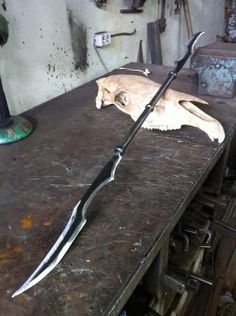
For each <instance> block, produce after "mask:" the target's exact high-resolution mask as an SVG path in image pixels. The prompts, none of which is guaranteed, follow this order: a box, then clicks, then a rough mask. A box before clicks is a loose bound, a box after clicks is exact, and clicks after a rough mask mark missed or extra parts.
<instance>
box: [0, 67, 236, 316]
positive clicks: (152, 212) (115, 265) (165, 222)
mask: <svg viewBox="0 0 236 316" xmlns="http://www.w3.org/2000/svg"><path fill="white" fill-rule="evenodd" d="M129 66H130V67H135V66H138V67H142V68H143V69H144V68H145V66H144V65H137V64H134V63H133V64H131V65H129ZM149 69H151V70H152V74H151V75H150V78H151V79H153V80H156V81H158V82H160V81H163V80H164V78H165V77H166V74H167V68H166V67H158V66H149ZM115 73H125V71H115ZM126 73H128V72H127V71H126ZM172 87H173V88H176V89H178V90H180V91H184V92H189V93H196V78H194V77H193V76H192V75H191V72H189V71H183V72H182V74H181V75H180V76H179V78H178V79H177V80H176V81H175V82H174V84H173V85H172ZM96 92H97V87H96V84H95V82H90V83H88V84H86V85H83V86H81V87H79V88H77V89H75V90H73V91H71V92H69V93H66V94H64V95H62V96H60V97H58V98H56V99H54V100H51V101H49V102H47V103H46V104H43V105H42V106H39V107H37V108H35V109H33V110H30V111H28V112H27V113H26V116H28V117H29V118H30V119H31V120H32V122H33V123H34V125H35V131H34V132H33V134H32V135H31V136H30V137H29V138H27V139H25V140H23V141H21V142H19V143H15V144H11V145H6V146H5V145H4V146H1V147H0V175H1V182H0V212H1V216H0V279H1V282H0V315H11V316H14V315H17V316H21V315H22V316H23V315H24V316H31V315H34V316H41V315H47V316H55V315H63V316H75V315H76V316H77V315H80V316H88V315H94V316H99V315H116V314H117V313H118V311H119V309H120V308H121V306H122V304H124V302H125V301H126V300H127V298H128V296H129V292H131V291H132V286H133V287H134V285H135V284H137V283H138V281H139V279H140V278H141V276H142V275H143V273H145V271H146V269H147V267H148V265H149V264H150V262H149V261H151V255H150V254H152V255H153V254H154V255H155V251H157V250H158V245H159V244H160V243H161V240H162V239H163V238H165V234H167V233H168V230H169V229H171V227H173V226H174V225H175V223H176V222H177V220H178V219H179V218H180V216H181V214H182V213H183V211H184V209H185V207H186V205H187V204H188V203H189V201H190V200H191V198H192V197H193V195H194V194H195V193H196V191H197V188H198V187H199V185H200V184H201V183H202V182H203V181H204V179H205V177H206V175H207V174H208V172H210V170H211V169H212V168H213V166H214V164H215V163H216V161H217V160H218V159H219V157H220V155H221V154H222V152H223V150H224V148H225V143H223V144H221V145H219V144H218V143H216V142H214V143H213V142H211V141H210V140H209V139H208V137H207V135H205V134H204V133H203V132H201V131H200V130H198V129H195V128H191V127H184V128H183V129H182V130H180V131H171V132H160V131H147V130H144V129H141V130H140V131H139V133H138V134H137V135H136V137H135V139H134V140H133V142H132V143H131V145H130V147H129V149H128V151H127V153H126V155H125V156H124V158H123V160H122V161H121V163H120V165H119V167H118V171H117V176H116V180H115V181H114V182H112V183H111V184H109V185H108V186H106V187H105V188H104V190H103V191H102V192H100V193H99V194H98V195H97V197H96V198H95V200H94V201H93V203H92V205H91V207H90V208H89V214H88V217H89V220H88V222H87V224H86V226H85V228H84V229H83V231H82V232H81V234H80V236H79V238H77V240H76V241H75V243H74V245H73V247H72V248H71V250H70V251H69V252H68V253H67V255H66V256H65V257H64V259H63V260H62V262H61V263H60V264H59V265H58V266H57V267H56V268H55V269H54V271H52V272H51V273H50V274H49V275H48V276H47V277H46V278H45V279H44V280H42V281H41V282H40V283H38V284H37V285H36V286H34V287H33V288H31V289H30V290H28V291H27V292H26V293H24V294H22V295H20V296H19V297H17V298H15V299H12V298H11V294H12V293H13V292H14V291H15V290H16V289H17V288H18V287H19V286H20V285H21V284H22V283H23V282H24V281H25V280H26V278H28V277H29V275H30V274H31V273H32V272H33V270H34V269H35V268H36V266H37V265H38V264H39V263H40V261H41V260H42V259H43V258H44V256H45V255H46V253H47V251H48V250H49V249H50V247H51V246H52V245H53V244H54V242H55V241H56V239H57V237H58V235H59V234H60V232H61V231H62V229H63V228H64V226H65V224H66V223H67V221H68V218H69V216H70V212H71V209H72V208H73V206H74V204H75V203H76V202H77V201H78V200H79V199H80V197H81V196H82V195H83V193H84V192H85V190H86V189H87V188H88V186H89V185H90V184H91V182H92V181H93V180H94V178H95V176H96V175H97V173H98V172H99V171H100V170H101V168H102V167H103V166H104V164H105V162H106V161H107V160H108V159H109V158H110V156H111V153H112V149H113V148H114V147H115V146H116V145H117V144H119V143H120V141H121V140H122V139H124V137H125V136H126V134H127V132H128V130H129V128H130V126H131V125H132V120H131V118H130V117H129V116H127V115H126V114H124V113H122V112H120V111H118V110H117V109H116V108H115V107H109V108H107V109H105V110H102V111H99V110H97V109H96V108H95V101H94V100H95V96H96ZM205 99H208V100H211V101H212V100H213V99H210V98H205ZM205 111H206V112H207V113H209V114H211V115H213V116H214V117H215V118H217V119H218V120H220V121H221V122H222V124H223V126H224V128H225V131H226V142H227V140H229V139H230V137H231V136H232V133H233V130H234V127H235V118H236V110H235V109H234V107H233V106H230V105H225V104H222V101H221V102H218V103H217V102H215V101H214V102H213V101H212V103H211V105H210V106H208V107H207V106H206V107H205ZM154 250H155V251H154Z"/></svg>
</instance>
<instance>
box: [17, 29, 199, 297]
mask: <svg viewBox="0 0 236 316" xmlns="http://www.w3.org/2000/svg"><path fill="white" fill-rule="evenodd" d="M202 34H203V32H199V33H196V34H195V35H194V36H193V37H192V38H190V40H189V41H188V43H187V45H186V53H185V54H184V56H183V57H181V58H179V59H178V60H177V61H176V66H175V68H174V69H173V70H172V71H171V72H170V73H169V74H168V77H167V78H166V80H165V81H164V82H163V84H162V85H161V86H160V88H159V89H158V91H157V92H156V93H155V95H154V96H153V98H152V99H151V101H150V102H149V103H148V104H147V105H146V107H145V109H144V111H143V112H142V114H141V115H140V116H139V118H138V119H137V121H136V122H135V123H134V124H133V126H132V127H131V129H130V131H129V133H128V135H127V137H126V138H125V140H124V141H123V143H121V145H118V146H116V147H115V149H114V153H113V155H112V158H111V159H110V160H109V161H108V162H107V164H106V165H105V167H104V168H103V169H102V170H101V172H100V173H99V174H98V176H97V178H96V179H95V181H94V182H93V183H92V184H91V186H90V187H89V188H88V190H87V191H86V192H85V194H84V196H83V197H82V198H81V200H80V201H79V202H78V203H77V204H76V206H75V207H74V209H73V212H72V214H71V217H70V219H69V222H68V223H67V225H66V227H65V229H64V230H63V232H62V234H61V235H60V236H59V238H58V240H57V241H56V243H55V244H54V246H53V247H52V248H51V250H50V251H49V253H48V254H47V255H46V257H45V258H44V260H43V261H42V262H41V264H40V265H39V266H38V268H37V269H36V270H35V271H34V272H33V274H32V275H31V276H30V277H29V279H28V280H27V281H26V282H25V283H24V284H23V285H22V286H21V287H20V288H19V289H18V290H17V291H16V292H15V293H14V294H13V295H12V297H15V296H17V295H19V294H21V293H23V292H25V291H26V290H28V289H29V288H31V287H32V286H33V285H35V284H36V283H38V282H39V281H40V280H42V279H43V278H44V277H45V276H46V275H47V274H48V273H49V272H50V271H52V270H53V269H54V268H55V266H56V265H57V264H58V263H59V262H60V261H61V259H62V258H63V257H64V255H65V254H66V253H67V251H68V249H69V248H70V246H71V245H72V243H73V241H74V240H75V239H76V237H77V236H78V235H79V233H80V231H81V230H82V228H83V227H84V225H85V224H86V222H87V219H86V210H87V208H88V207H89V205H90V204H91V202H92V200H93V199H94V197H95V196H96V194H97V193H98V192H99V191H101V189H102V188H103V187H104V186H105V185H106V184H108V183H109V182H111V181H113V180H114V178H115V172H116V169H117V167H118V165H119V163H120V161H121V159H122V158H123V155H124V154H125V151H126V149H127V148H128V145H129V143H130V142H131V141H132V139H133V138H134V136H135V135H136V133H137V132H138V131H139V129H140V128H141V126H142V125H143V123H144V121H145V120H146V118H147V117H148V115H149V114H150V113H151V112H152V111H153V110H154V107H156V106H158V105H157V102H158V101H159V100H160V98H161V96H162V95H163V94H164V93H165V91H166V90H167V89H168V87H169V86H170V84H171V82H172V81H173V80H174V79H176V77H177V75H178V73H179V71H180V70H181V68H182V67H183V66H184V64H185V63H186V61H187V60H188V58H189V57H190V55H191V54H192V53H193V51H194V45H195V43H196V41H197V40H198V38H199V37H200V36H201V35H202Z"/></svg>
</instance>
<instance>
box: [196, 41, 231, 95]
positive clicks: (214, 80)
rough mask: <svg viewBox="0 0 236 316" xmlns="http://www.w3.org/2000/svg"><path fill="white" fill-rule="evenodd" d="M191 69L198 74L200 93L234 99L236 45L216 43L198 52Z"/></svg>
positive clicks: (201, 48) (199, 49)
mask: <svg viewBox="0 0 236 316" xmlns="http://www.w3.org/2000/svg"><path fill="white" fill-rule="evenodd" d="M190 67H191V68H192V69H194V70H196V71H197V73H198V78H199V81H198V92H199V93H200V94H205V95H212V96H216V97H226V98H232V97H233V96H234V94H235V92H236V89H235V80H236V44H234V43H224V42H215V43H213V44H209V45H206V46H203V47H200V48H198V49H197V50H196V53H195V54H194V55H193V57H192V58H191V62H190Z"/></svg>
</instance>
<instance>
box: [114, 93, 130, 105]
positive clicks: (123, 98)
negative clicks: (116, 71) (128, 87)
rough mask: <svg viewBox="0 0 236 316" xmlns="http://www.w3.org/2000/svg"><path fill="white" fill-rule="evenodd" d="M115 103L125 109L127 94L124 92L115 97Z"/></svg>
mask: <svg viewBox="0 0 236 316" xmlns="http://www.w3.org/2000/svg"><path fill="white" fill-rule="evenodd" d="M115 102H116V103H118V104H119V105H120V106H122V107H125V106H126V105H127V104H128V98H127V94H126V93H125V92H121V93H119V94H117V95H116V96H115Z"/></svg>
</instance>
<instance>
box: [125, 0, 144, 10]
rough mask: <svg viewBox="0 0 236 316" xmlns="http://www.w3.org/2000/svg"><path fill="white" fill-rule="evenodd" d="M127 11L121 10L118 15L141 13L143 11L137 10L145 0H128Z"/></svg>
mask: <svg viewBox="0 0 236 316" xmlns="http://www.w3.org/2000/svg"><path fill="white" fill-rule="evenodd" d="M129 2H130V4H129V9H122V10H120V13H142V12H143V10H141V9H138V8H140V7H142V6H143V5H144V2H145V0H130V1H129Z"/></svg>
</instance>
